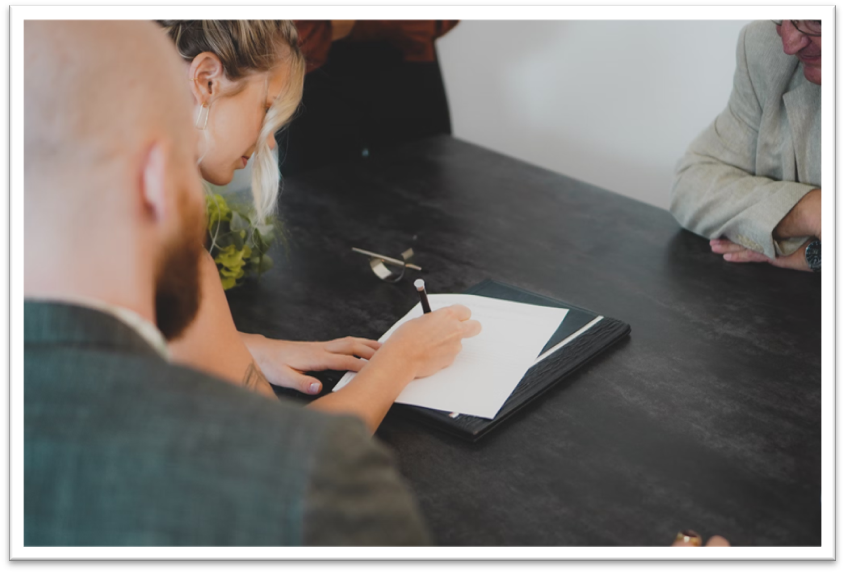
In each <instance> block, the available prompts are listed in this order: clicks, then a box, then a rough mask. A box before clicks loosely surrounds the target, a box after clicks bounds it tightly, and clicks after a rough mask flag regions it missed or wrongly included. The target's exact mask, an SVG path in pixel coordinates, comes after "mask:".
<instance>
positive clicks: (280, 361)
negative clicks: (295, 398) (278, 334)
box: [241, 333, 381, 394]
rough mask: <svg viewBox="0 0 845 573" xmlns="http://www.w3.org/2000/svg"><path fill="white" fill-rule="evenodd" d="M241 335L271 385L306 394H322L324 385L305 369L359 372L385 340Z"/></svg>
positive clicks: (311, 370) (350, 337) (349, 337)
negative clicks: (308, 339) (293, 339)
mask: <svg viewBox="0 0 845 573" xmlns="http://www.w3.org/2000/svg"><path fill="white" fill-rule="evenodd" d="M241 337H242V339H243V341H244V343H245V344H246V346H247V348H249V351H250V353H251V354H252V356H253V357H254V358H255V361H256V362H257V363H258V366H259V367H260V368H261V371H262V372H263V373H264V376H266V377H267V380H268V381H269V382H270V383H271V384H273V385H275V386H283V387H285V388H293V389H294V390H299V391H300V392H303V393H305V394H319V393H320V391H321V390H322V389H323V385H322V384H321V383H320V381H319V380H317V379H316V378H314V377H312V376H306V375H305V374H303V372H313V371H319V370H341V371H345V370H352V371H355V372H358V371H359V370H361V368H363V367H364V366H365V365H366V364H367V360H369V359H370V358H372V357H373V354H375V352H376V350H378V349H379V348H381V342H377V341H375V340H368V339H366V338H354V337H352V336H347V337H346V338H338V339H336V340H329V341H328V342H291V341H289V340H273V339H270V338H267V337H265V336H262V335H260V334H244V333H241ZM362 359H364V360H362Z"/></svg>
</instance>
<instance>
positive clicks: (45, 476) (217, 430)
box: [24, 346, 367, 545]
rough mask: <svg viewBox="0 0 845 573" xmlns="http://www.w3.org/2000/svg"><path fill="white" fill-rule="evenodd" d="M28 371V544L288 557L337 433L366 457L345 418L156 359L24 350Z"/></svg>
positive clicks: (299, 535)
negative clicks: (220, 548)
mask: <svg viewBox="0 0 845 573" xmlns="http://www.w3.org/2000/svg"><path fill="white" fill-rule="evenodd" d="M25 363H26V364H25V380H24V383H25V392H24V426H25V430H24V435H25V450H26V463H25V466H26V467H25V482H26V488H25V497H26V503H27V511H26V523H25V529H26V532H25V535H26V536H27V538H28V539H30V540H31V541H33V542H35V543H39V542H43V543H47V544H54V543H64V544H69V545H77V544H91V543H94V544H114V545H124V544H138V545H146V544H175V545H179V544H194V545H203V544H209V543H214V544H238V545H253V544H265V545H276V544H299V543H301V542H302V530H301V525H302V519H303V511H304V509H305V508H304V506H303V502H304V500H305V498H306V496H307V491H308V487H309V483H310V481H311V480H312V479H313V477H312V476H313V474H314V473H315V472H319V471H320V468H321V467H322V466H323V462H322V461H321V460H323V459H324V458H325V456H326V455H327V454H329V453H330V452H331V451H333V449H334V448H333V445H332V443H331V442H333V441H334V440H336V439H337V437H338V436H343V435H347V434H348V435H350V438H351V439H353V440H354V439H355V438H356V437H357V443H358V447H361V448H364V449H366V447H367V446H366V444H362V443H360V442H364V441H367V440H366V436H365V434H364V432H362V431H361V430H360V428H359V426H361V425H362V424H361V423H360V422H357V421H356V420H354V419H351V418H340V417H332V416H327V415H323V414H320V413H318V412H313V411H310V410H306V409H303V408H301V407H300V406H298V405H295V404H291V403H285V402H281V401H274V400H272V399H267V398H265V397H263V396H259V395H256V394H253V393H250V392H248V391H246V390H244V389H241V388H238V387H236V386H234V385H232V384H229V383H227V382H224V381H222V380H217V379H215V378H212V377H210V376H206V375H204V374H202V373H200V372H197V371H194V370H191V369H188V368H182V367H179V366H174V365H171V364H169V363H167V362H165V361H163V360H161V359H159V358H158V357H157V356H154V355H136V354H132V353H121V352H111V351H104V350H103V349H98V348H73V347H70V348H68V347H56V346H50V347H39V348H32V347H31V348H29V349H27V351H26V353H25ZM67 468H73V471H72V472H68V471H67ZM62 500H64V501H62ZM91 500H97V503H95V504H94V505H92V504H91ZM69 523H70V524H71V525H72V527H68V526H67V524H69Z"/></svg>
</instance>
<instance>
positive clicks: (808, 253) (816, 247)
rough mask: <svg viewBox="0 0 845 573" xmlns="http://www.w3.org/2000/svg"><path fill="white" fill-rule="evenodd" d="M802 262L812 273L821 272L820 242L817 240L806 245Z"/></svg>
mask: <svg viewBox="0 0 845 573" xmlns="http://www.w3.org/2000/svg"><path fill="white" fill-rule="evenodd" d="M804 260H806V261H807V265H808V266H809V267H810V270H811V271H813V272H814V273H818V272H820V271H821V270H822V242H821V241H820V240H818V239H816V240H815V241H813V242H812V243H810V244H809V245H807V248H806V250H805V251H804Z"/></svg>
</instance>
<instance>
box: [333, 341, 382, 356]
mask: <svg viewBox="0 0 845 573" xmlns="http://www.w3.org/2000/svg"><path fill="white" fill-rule="evenodd" d="M325 348H326V350H327V351H329V352H333V353H335V354H348V355H355V356H360V357H361V358H366V359H367V360H369V359H370V358H372V357H373V354H375V352H376V350H378V349H379V348H381V342H378V341H377V340H368V339H366V338H354V337H352V336H347V337H346V338H338V339H337V340H330V341H329V342H327V343H326V346H325Z"/></svg>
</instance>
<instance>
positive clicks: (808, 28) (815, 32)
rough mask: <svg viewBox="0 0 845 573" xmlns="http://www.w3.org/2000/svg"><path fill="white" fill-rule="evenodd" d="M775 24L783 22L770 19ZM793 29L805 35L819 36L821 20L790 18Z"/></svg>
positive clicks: (820, 33)
mask: <svg viewBox="0 0 845 573" xmlns="http://www.w3.org/2000/svg"><path fill="white" fill-rule="evenodd" d="M772 22H774V23H775V26H780V25H782V24H783V20H772ZM790 22H792V25H793V26H795V29H796V30H798V31H799V32H801V33H802V34H804V35H805V36H821V35H822V21H821V20H790Z"/></svg>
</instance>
